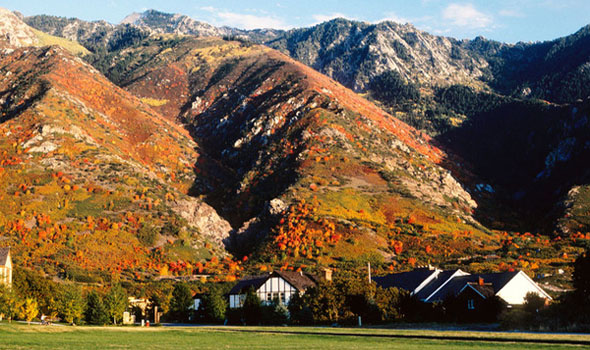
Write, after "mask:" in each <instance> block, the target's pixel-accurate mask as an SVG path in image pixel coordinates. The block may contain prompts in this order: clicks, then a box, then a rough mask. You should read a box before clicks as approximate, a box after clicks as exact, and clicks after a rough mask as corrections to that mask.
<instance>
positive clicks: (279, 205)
mask: <svg viewBox="0 0 590 350" xmlns="http://www.w3.org/2000/svg"><path fill="white" fill-rule="evenodd" d="M288 208H289V206H288V205H287V203H285V202H283V201H282V200H281V199H278V198H275V199H273V200H271V201H270V202H269V203H268V213H269V214H270V215H279V214H281V213H283V212H284V211H285V210H287V209H288Z"/></svg>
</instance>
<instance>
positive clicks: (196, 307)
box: [189, 293, 203, 311]
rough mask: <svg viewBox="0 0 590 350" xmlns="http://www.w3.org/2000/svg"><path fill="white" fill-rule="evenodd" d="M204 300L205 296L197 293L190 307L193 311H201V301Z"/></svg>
mask: <svg viewBox="0 0 590 350" xmlns="http://www.w3.org/2000/svg"><path fill="white" fill-rule="evenodd" d="M202 300H203V294H202V293H197V294H195V295H193V304H192V305H191V306H190V307H189V309H191V310H195V311H199V308H200V307H201V301H202Z"/></svg>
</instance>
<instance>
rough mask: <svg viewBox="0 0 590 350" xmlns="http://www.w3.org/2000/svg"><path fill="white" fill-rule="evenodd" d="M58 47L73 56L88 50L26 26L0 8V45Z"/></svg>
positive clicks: (13, 15) (11, 13)
mask: <svg viewBox="0 0 590 350" xmlns="http://www.w3.org/2000/svg"><path fill="white" fill-rule="evenodd" d="M52 44H55V45H60V46H62V47H64V48H66V49H67V50H68V51H70V52H71V53H73V54H75V55H80V56H83V55H86V54H88V50H86V49H85V48H84V47H83V46H81V45H80V44H78V43H77V42H72V41H68V40H64V39H63V38H60V37H55V36H51V35H47V34H46V33H44V32H42V31H39V30H37V29H34V28H32V27H30V26H28V25H26V24H25V23H24V22H23V21H22V20H21V18H19V17H18V16H17V15H16V14H15V13H13V12H11V11H9V10H7V9H4V8H1V7H0V45H2V46H5V47H24V46H44V45H52Z"/></svg>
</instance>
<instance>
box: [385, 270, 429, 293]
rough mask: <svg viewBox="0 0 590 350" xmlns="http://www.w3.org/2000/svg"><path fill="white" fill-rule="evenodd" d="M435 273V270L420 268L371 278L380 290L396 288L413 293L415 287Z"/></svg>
mask: <svg viewBox="0 0 590 350" xmlns="http://www.w3.org/2000/svg"><path fill="white" fill-rule="evenodd" d="M435 272H436V270H431V269H429V268H420V269H414V270H412V271H408V272H401V273H393V274H389V275H386V276H377V277H373V281H375V283H377V285H378V286H380V287H381V288H391V287H396V288H401V289H405V290H407V291H409V292H413V291H414V289H416V287H418V286H419V285H420V284H421V283H422V282H424V280H425V279H427V278H428V277H430V276H431V275H432V274H433V273H435Z"/></svg>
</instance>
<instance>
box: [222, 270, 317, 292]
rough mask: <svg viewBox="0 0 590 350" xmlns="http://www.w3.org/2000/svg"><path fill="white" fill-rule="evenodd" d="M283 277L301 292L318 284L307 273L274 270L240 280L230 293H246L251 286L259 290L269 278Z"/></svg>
mask: <svg viewBox="0 0 590 350" xmlns="http://www.w3.org/2000/svg"><path fill="white" fill-rule="evenodd" d="M272 277H281V278H282V279H284V280H285V281H287V282H288V283H289V284H290V285H292V286H293V287H294V288H295V289H297V290H298V291H300V292H303V291H305V290H306V289H307V288H310V287H314V286H316V282H315V281H314V280H313V279H312V278H311V277H310V276H309V275H307V274H304V273H301V272H296V271H274V272H272V273H270V274H267V275H258V276H247V277H244V278H242V279H241V280H240V281H238V284H236V285H235V286H234V287H233V288H232V289H231V290H230V291H229V294H244V293H246V292H247V291H248V289H249V288H254V290H258V288H260V287H261V286H262V285H263V284H264V283H265V282H266V281H267V280H268V279H269V278H272Z"/></svg>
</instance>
